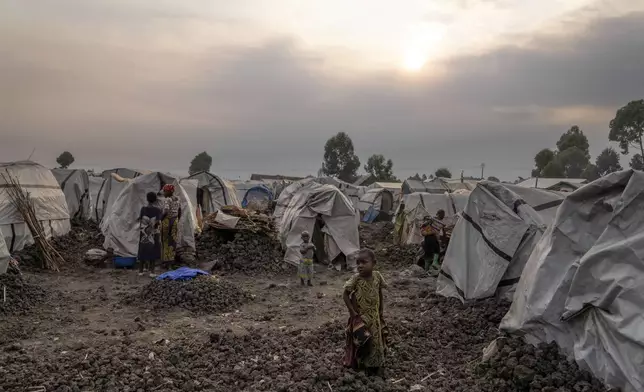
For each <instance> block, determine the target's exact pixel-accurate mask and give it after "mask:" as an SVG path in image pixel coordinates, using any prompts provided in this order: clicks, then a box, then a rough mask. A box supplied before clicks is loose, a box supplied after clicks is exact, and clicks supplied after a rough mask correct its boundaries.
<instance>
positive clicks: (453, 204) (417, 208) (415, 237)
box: [395, 192, 469, 244]
mask: <svg viewBox="0 0 644 392" xmlns="http://www.w3.org/2000/svg"><path fill="white" fill-rule="evenodd" d="M468 197H469V195H468V194H451V193H443V194H435V193H420V192H417V193H412V194H410V195H405V196H404V198H403V204H404V206H405V210H404V211H402V213H403V219H402V221H400V222H398V221H397V222H396V223H397V225H396V228H395V229H396V231H397V233H396V235H395V238H396V239H398V240H399V243H400V244H420V243H422V242H423V236H422V235H421V234H420V227H421V226H422V224H423V221H424V219H425V217H427V216H436V213H437V212H438V210H443V211H445V217H446V218H447V220H448V221H449V222H454V221H455V220H456V216H457V214H458V213H460V212H461V211H463V209H464V208H465V205H466V204H467V199H468ZM401 207H402V206H401Z"/></svg>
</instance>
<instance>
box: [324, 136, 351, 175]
mask: <svg viewBox="0 0 644 392" xmlns="http://www.w3.org/2000/svg"><path fill="white" fill-rule="evenodd" d="M359 167H360V159H359V158H358V156H357V155H356V154H355V152H354V151H353V141H351V138H350V137H349V135H347V134H346V133H344V132H339V133H338V134H337V135H335V136H333V137H332V138H330V139H329V140H327V142H326V144H325V145H324V162H323V163H322V171H323V172H324V174H325V175H327V176H332V177H337V178H339V179H340V180H342V181H347V182H353V181H354V180H355V178H356V177H357V173H358V168H359Z"/></svg>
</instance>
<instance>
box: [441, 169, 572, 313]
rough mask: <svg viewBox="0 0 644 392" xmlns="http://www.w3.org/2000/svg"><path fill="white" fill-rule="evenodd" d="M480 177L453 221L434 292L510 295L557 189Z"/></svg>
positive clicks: (556, 199)
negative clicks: (479, 180)
mask: <svg viewBox="0 0 644 392" xmlns="http://www.w3.org/2000/svg"><path fill="white" fill-rule="evenodd" d="M515 191H517V189H516V187H514V186H511V185H506V184H500V183H497V182H491V181H482V182H480V183H479V184H478V185H477V187H476V188H475V189H474V191H472V193H471V194H470V196H469V198H468V200H467V204H466V205H465V209H464V210H463V212H462V218H461V219H459V220H458V223H457V224H456V227H455V228H454V231H453V232H452V238H451V241H450V244H449V247H448V248H447V253H446V255H445V260H444V262H443V266H442V268H441V271H440V275H439V277H438V280H437V290H436V291H437V293H438V294H441V295H444V296H449V297H457V298H459V299H461V300H466V299H478V298H487V297H491V296H494V295H495V294H498V295H502V296H505V297H506V298H508V299H511V296H512V292H513V289H514V287H515V286H516V284H517V282H518V281H519V277H520V276H521V272H522V270H523V267H524V266H525V263H526V261H527V260H528V258H529V256H530V253H531V252H532V249H533V248H534V246H535V244H536V243H537V241H538V240H539V238H540V237H541V234H542V233H543V232H544V231H545V229H546V227H547V224H548V223H549V221H548V218H547V217H548V216H549V215H550V213H549V212H547V210H550V209H556V208H557V206H558V205H559V204H560V203H561V201H562V200H563V196H561V195H560V194H557V193H554V192H550V191H544V190H540V189H522V190H520V192H522V194H521V195H520V194H518V193H517V192H515Z"/></svg>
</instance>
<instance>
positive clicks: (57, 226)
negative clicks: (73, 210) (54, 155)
mask: <svg viewBox="0 0 644 392" xmlns="http://www.w3.org/2000/svg"><path fill="white" fill-rule="evenodd" d="M0 174H3V175H5V176H7V175H9V176H11V177H12V178H14V179H15V180H17V181H18V182H19V183H20V186H21V187H22V188H23V189H24V190H25V191H27V192H29V198H30V199H31V201H32V202H33V205H34V209H35V212H36V217H37V218H38V220H39V221H40V223H41V225H42V228H43V230H44V231H45V235H46V236H47V237H48V238H50V237H52V236H60V235H64V234H67V233H68V232H69V230H70V229H71V224H70V221H69V210H68V209H67V201H66V200H65V194H64V193H63V191H62V189H60V185H58V181H56V177H54V175H53V174H52V173H51V170H49V169H47V168H46V167H43V166H41V165H39V164H37V163H34V162H31V161H20V162H12V163H0ZM9 186H10V185H9V184H7V183H6V182H5V181H4V179H3V178H2V177H0V232H2V235H3V236H4V240H5V243H6V245H7V246H8V247H9V252H15V251H19V250H21V249H23V248H24V247H25V246H26V245H30V244H33V243H34V241H33V238H32V236H31V231H29V227H27V224H26V223H25V221H24V219H23V217H22V215H21V214H20V212H18V210H17V209H16V208H15V207H14V206H13V203H12V201H11V199H10V198H9V195H8V193H7V192H6V188H8V187H9Z"/></svg>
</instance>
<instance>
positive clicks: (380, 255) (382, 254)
mask: <svg viewBox="0 0 644 392" xmlns="http://www.w3.org/2000/svg"><path fill="white" fill-rule="evenodd" d="M419 250H420V245H416V244H410V245H390V246H387V247H384V248H380V249H377V250H376V258H377V260H378V264H379V265H382V266H383V267H385V268H391V269H396V270H403V269H405V268H409V267H410V266H412V265H415V264H416V263H417V261H418V258H419Z"/></svg>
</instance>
